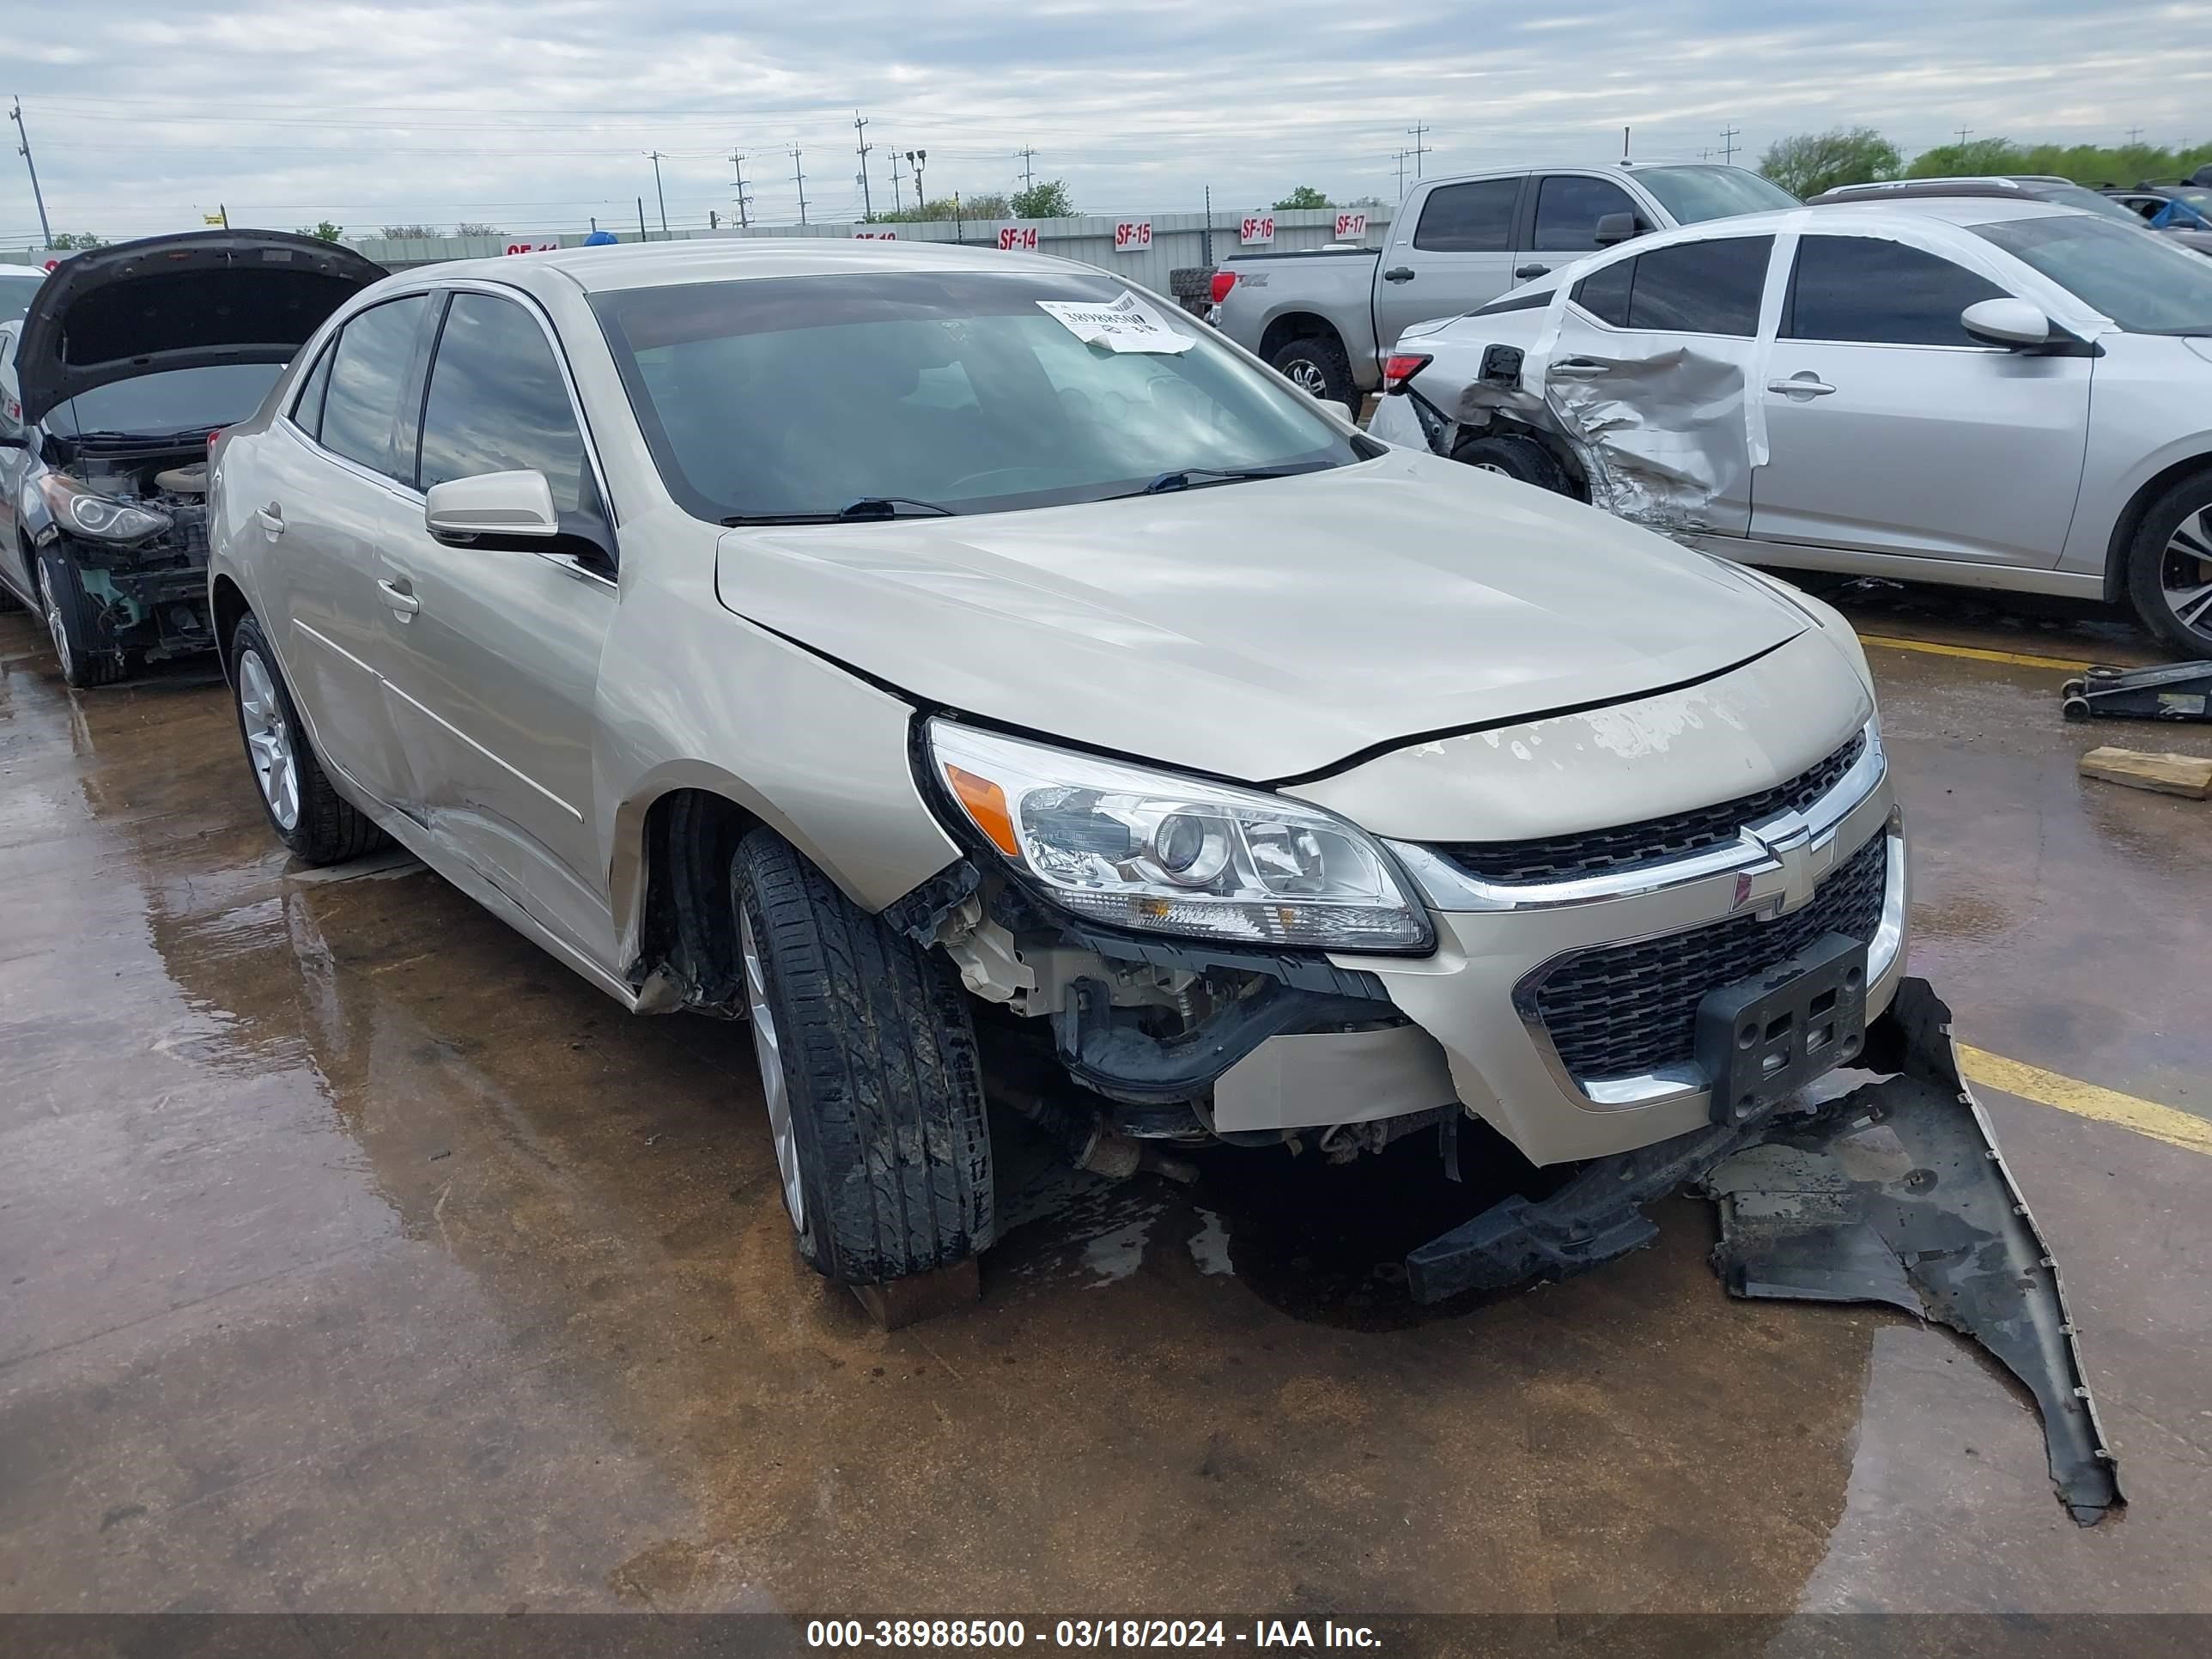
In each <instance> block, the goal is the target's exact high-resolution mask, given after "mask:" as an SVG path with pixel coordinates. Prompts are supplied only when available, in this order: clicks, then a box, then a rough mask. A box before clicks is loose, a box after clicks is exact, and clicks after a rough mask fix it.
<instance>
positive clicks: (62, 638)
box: [39, 552, 129, 689]
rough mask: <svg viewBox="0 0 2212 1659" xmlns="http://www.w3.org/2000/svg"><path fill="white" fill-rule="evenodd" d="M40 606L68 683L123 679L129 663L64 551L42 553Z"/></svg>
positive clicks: (98, 682)
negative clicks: (110, 638)
mask: <svg viewBox="0 0 2212 1659" xmlns="http://www.w3.org/2000/svg"><path fill="white" fill-rule="evenodd" d="M39 608H40V610H41V611H44V612H45V613H46V632H47V633H49V634H50V635H52V636H53V641H54V655H55V656H56V657H57V658H58V659H60V661H61V666H62V678H63V680H64V682H66V683H67V684H70V685H73V686H76V687H78V688H79V689H82V688H83V687H86V686H91V685H112V684H115V682H116V681H118V680H119V679H121V678H123V676H124V674H125V672H126V671H128V667H129V665H128V663H127V662H126V661H125V658H124V654H123V653H122V652H120V651H118V650H117V649H115V648H114V647H113V646H112V645H111V644H110V643H109V641H108V635H107V633H106V630H105V629H102V628H101V627H100V623H99V621H98V616H99V613H98V612H97V611H94V609H93V605H92V601H91V599H89V598H88V597H87V596H86V593H85V591H84V584H83V583H82V581H81V580H79V579H78V577H77V571H76V566H75V565H74V564H72V563H70V561H69V559H68V558H67V557H66V556H64V555H62V554H59V553H52V552H48V553H42V554H40V556H39Z"/></svg>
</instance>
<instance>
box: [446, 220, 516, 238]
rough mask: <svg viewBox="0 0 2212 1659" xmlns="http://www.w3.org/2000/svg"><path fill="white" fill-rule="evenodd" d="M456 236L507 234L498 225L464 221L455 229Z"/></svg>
mask: <svg viewBox="0 0 2212 1659" xmlns="http://www.w3.org/2000/svg"><path fill="white" fill-rule="evenodd" d="M453 234H454V235H456V236H504V235H506V234H507V233H506V232H505V231H503V230H501V228H499V227H498V226H497V225H487V224H484V223H482V222H479V221H477V220H475V219H464V220H462V221H461V222H460V223H459V224H458V225H455V226H454V227H453Z"/></svg>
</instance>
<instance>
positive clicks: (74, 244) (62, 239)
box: [46, 230, 107, 252]
mask: <svg viewBox="0 0 2212 1659" xmlns="http://www.w3.org/2000/svg"><path fill="white" fill-rule="evenodd" d="M46 246H48V247H50V248H53V249H55V250H56V251H58V252H61V251H66V250H69V249H83V248H88V247H106V246H107V239H106V237H105V236H95V235H94V234H92V233H91V232H90V231H88V230H65V231H64V232H63V233H62V234H60V235H58V236H57V237H55V238H54V240H52V241H51V242H49V243H47V244H46Z"/></svg>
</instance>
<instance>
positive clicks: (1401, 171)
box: [1393, 149, 1406, 202]
mask: <svg viewBox="0 0 2212 1659" xmlns="http://www.w3.org/2000/svg"><path fill="white" fill-rule="evenodd" d="M1393 159H1395V161H1397V163H1398V199H1399V200H1400V201H1401V202H1402V201H1404V200H1405V199H1406V152H1405V151H1404V150H1402V149H1401V150H1400V151H1399V152H1398V154H1397V155H1396V156H1395V158H1393Z"/></svg>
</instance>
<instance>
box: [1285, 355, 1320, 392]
mask: <svg viewBox="0 0 2212 1659" xmlns="http://www.w3.org/2000/svg"><path fill="white" fill-rule="evenodd" d="M1283 374H1284V375H1285V378H1286V379H1288V380H1289V381H1290V383H1291V385H1292V386H1296V387H1297V389H1298V390H1299V391H1301V392H1310V394H1312V395H1313V396H1314V397H1316V398H1326V397H1328V375H1326V374H1322V372H1321V365H1320V364H1319V363H1317V362H1314V361H1313V359H1311V358H1310V357H1293V358H1291V361H1290V362H1287V363H1285V364H1284V365H1283Z"/></svg>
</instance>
